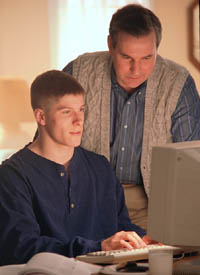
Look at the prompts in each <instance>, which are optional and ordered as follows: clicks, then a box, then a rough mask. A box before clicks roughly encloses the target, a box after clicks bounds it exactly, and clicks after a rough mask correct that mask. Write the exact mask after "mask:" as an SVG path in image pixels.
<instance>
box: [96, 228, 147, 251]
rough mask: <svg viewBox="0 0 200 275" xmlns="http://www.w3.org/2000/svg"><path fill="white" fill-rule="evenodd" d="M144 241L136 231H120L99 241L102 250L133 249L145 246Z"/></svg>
mask: <svg viewBox="0 0 200 275" xmlns="http://www.w3.org/2000/svg"><path fill="white" fill-rule="evenodd" d="M146 246H147V245H146V243H145V241H144V240H142V239H141V238H140V237H139V236H138V234H137V233H136V232H133V231H120V232H117V233H115V234H114V235H112V236H111V237H109V238H107V239H105V240H104V241H102V243H101V249H102V250H104V251H105V250H116V249H125V248H126V249H133V248H141V247H146Z"/></svg>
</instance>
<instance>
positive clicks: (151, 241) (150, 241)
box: [142, 235, 162, 245]
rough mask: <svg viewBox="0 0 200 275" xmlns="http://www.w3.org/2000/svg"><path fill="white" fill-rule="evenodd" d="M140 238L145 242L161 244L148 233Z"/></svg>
mask: <svg viewBox="0 0 200 275" xmlns="http://www.w3.org/2000/svg"><path fill="white" fill-rule="evenodd" d="M142 240H143V241H144V242H145V243H146V244H147V245H149V244H157V245H162V243H158V242H157V241H154V240H152V239H151V238H150V237H149V236H148V235H145V236H144V237H143V238H142Z"/></svg>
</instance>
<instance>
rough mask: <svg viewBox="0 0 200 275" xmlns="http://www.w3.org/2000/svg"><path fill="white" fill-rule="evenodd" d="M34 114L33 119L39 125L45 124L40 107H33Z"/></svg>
mask: <svg viewBox="0 0 200 275" xmlns="http://www.w3.org/2000/svg"><path fill="white" fill-rule="evenodd" d="M34 116H35V120H36V122H37V123H38V124H39V125H41V126H44V125H45V124H46V120H45V114H44V111H43V110H42V109H39V108H38V109H35V110H34Z"/></svg>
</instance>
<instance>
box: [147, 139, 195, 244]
mask: <svg viewBox="0 0 200 275" xmlns="http://www.w3.org/2000/svg"><path fill="white" fill-rule="evenodd" d="M147 228H148V229H147V234H148V235H149V236H150V237H151V238H152V239H154V240H156V241H159V242H162V243H164V244H169V245H174V246H184V247H185V246H186V247H197V248H200V141H188V142H179V143H170V144H166V145H162V146H155V147H153V150H152V165H151V177H150V196H149V208H148V227H147Z"/></svg>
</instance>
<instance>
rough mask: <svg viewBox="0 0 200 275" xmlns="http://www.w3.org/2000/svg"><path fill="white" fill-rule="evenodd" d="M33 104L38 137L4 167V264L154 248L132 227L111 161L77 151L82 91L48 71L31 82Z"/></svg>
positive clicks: (0, 231) (0, 227) (0, 173)
mask: <svg viewBox="0 0 200 275" xmlns="http://www.w3.org/2000/svg"><path fill="white" fill-rule="evenodd" d="M31 104H32V108H33V111H34V115H35V119H36V122H37V124H38V133H39V135H38V137H37V139H36V140H35V141H34V142H33V143H30V144H29V145H27V146H26V147H24V148H23V149H22V150H20V151H18V152H17V153H16V154H14V155H13V156H12V157H11V158H10V159H8V160H6V161H5V162H4V163H3V164H2V165H1V166H0V216H1V223H0V247H1V249H0V264H1V265H6V264H19V263H25V262H27V261H28V260H29V259H30V258H31V257H32V256H33V255H34V254H36V253H38V252H42V251H48V252H54V253H58V254H62V255H65V256H68V257H75V256H76V255H80V254H85V253H87V252H89V251H96V250H111V249H120V248H128V249H130V248H132V247H143V246H145V245H146V243H149V242H150V240H149V239H148V237H147V236H144V235H145V232H144V231H143V230H142V229H141V228H139V227H138V226H136V225H132V224H131V222H130V219H129V217H128V212H127V209H126V206H125V202H124V195H123V189H122V187H121V185H120V183H119V182H118V180H117V178H116V177H115V175H114V173H113V171H112V169H111V167H110V165H109V163H108V161H107V160H106V158H105V157H104V156H100V155H97V154H95V153H93V152H90V151H87V150H85V149H83V148H81V147H79V145H80V142H81V136H82V131H83V123H84V90H83V88H82V86H80V84H79V83H78V82H77V81H76V80H75V79H74V78H73V77H72V76H70V75H68V74H67V73H65V72H62V71H56V70H53V71H48V72H46V73H43V74H41V75H39V76H38V77H37V78H36V79H35V80H34V81H33V83H32V85H31ZM143 236H144V237H143ZM142 237H143V239H142Z"/></svg>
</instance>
